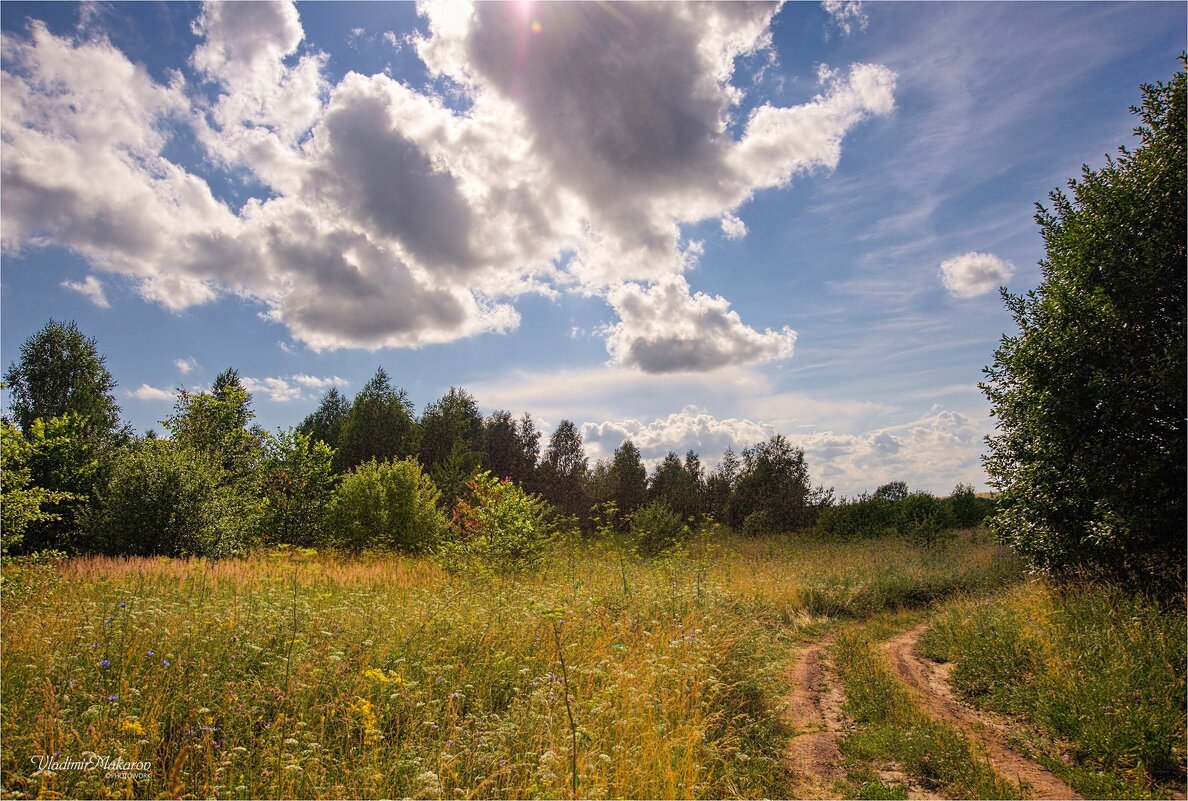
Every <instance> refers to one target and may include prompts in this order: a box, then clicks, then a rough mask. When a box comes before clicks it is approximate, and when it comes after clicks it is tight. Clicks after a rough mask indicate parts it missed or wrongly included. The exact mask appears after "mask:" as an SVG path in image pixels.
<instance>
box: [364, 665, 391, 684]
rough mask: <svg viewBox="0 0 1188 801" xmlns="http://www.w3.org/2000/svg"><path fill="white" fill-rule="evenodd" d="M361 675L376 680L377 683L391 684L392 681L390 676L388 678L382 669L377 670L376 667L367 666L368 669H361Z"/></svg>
mask: <svg viewBox="0 0 1188 801" xmlns="http://www.w3.org/2000/svg"><path fill="white" fill-rule="evenodd" d="M363 677H364V678H368V679H371V680H372V681H374V682H376V683H377V684H391V683H392V680H391V679H390V678H388V677H387V676H385V675H384V672H383V671H382V670H379V669H378V668H369V669H367V670H365V671H363Z"/></svg>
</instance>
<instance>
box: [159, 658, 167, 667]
mask: <svg viewBox="0 0 1188 801" xmlns="http://www.w3.org/2000/svg"><path fill="white" fill-rule="evenodd" d="M161 664H162V665H164V666H165V667H169V660H168V659H162V660H161Z"/></svg>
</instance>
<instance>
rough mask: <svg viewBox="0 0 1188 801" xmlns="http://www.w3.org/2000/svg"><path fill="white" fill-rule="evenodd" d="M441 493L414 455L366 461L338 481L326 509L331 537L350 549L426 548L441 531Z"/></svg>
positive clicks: (435, 542) (407, 549) (431, 547)
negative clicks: (394, 459) (395, 458)
mask: <svg viewBox="0 0 1188 801" xmlns="http://www.w3.org/2000/svg"><path fill="white" fill-rule="evenodd" d="M440 497H441V493H440V492H438V490H437V487H435V486H434V485H433V482H432V481H431V480H430V479H429V476H427V475H425V472H424V471H423V470H422V469H421V465H420V463H419V462H417V461H416V460H415V459H411V458H409V459H402V460H398V461H390V462H377V461H375V460H374V459H372V460H370V461H368V462H364V463H363V464H361V465H359V466H358V467H357V468H355V470H353V471H352V472H350V473H348V474H347V475H346V476H344V477H343V479H342V484H341V485H339V487H338V490H337V491H336V492H335V494H334V499H333V501H332V502H331V504H330V509H329V511H328V512H327V524H328V528H329V532H328V536H329V539H330V541H331V542H332V543H333V544H335V545H338V546H339V547H342V548H345V549H347V550H351V551H361V550H364V549H365V548H373V547H389V548H396V549H399V550H404V551H427V550H432V549H433V548H434V547H436V545H437V543H438V540H439V539H440V538H441V535H442V532H443V531H444V530H445V526H446V520H445V516H444V515H443V514H442V513H441V512H440V511H439V510H438V508H437V501H438V499H439V498H440Z"/></svg>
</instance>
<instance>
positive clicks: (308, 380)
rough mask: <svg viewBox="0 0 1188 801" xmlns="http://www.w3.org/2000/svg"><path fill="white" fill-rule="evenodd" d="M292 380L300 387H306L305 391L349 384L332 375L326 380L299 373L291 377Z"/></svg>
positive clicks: (343, 379)
mask: <svg viewBox="0 0 1188 801" xmlns="http://www.w3.org/2000/svg"><path fill="white" fill-rule="evenodd" d="M293 380H294V381H296V382H297V383H298V384H300V385H301V386H303V387H306V388H307V389H329V388H330V387H345V386H348V385H349V384H350V383H351V382H350V381H347V380H346V379H345V378H339V377H338V376H336V375H332V376H329V377H327V378H319V377H318V376H316V375H305V374H304V373H299V374H297V375H295V376H293Z"/></svg>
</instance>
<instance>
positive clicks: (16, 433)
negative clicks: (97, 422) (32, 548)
mask: <svg viewBox="0 0 1188 801" xmlns="http://www.w3.org/2000/svg"><path fill="white" fill-rule="evenodd" d="M31 452H32V447H31V446H30V445H29V442H28V441H27V440H26V439H25V437H24V436H23V435H22V434H21V430H20V429H19V428H17V427H16V426H15V425H13V424H12V423H10V422H8V421H7V420H0V461H2V462H3V465H4V473H3V499H2V500H0V553H5V554H7V553H8V552H9V551H10V550H13V549H15V548H17V547H19V546H20V545H21V543H22V542H23V540H24V537H25V531H26V530H27V529H28V528H29V526H30V525H33V524H35V523H41V522H48V521H52V520H56V519H58V518H59V515H58V514H57V513H55V512H51V511H49V508H47V507H52V506H55V505H56V504H58V503H60V502H62V501H68V500H71V499H72V498H73V496H72V495H70V493H67V492H52V491H50V490H47V489H43V488H42V487H38V486H35V485H32V478H31V475H30V470H29V458H30V456H31V455H32V454H31Z"/></svg>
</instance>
